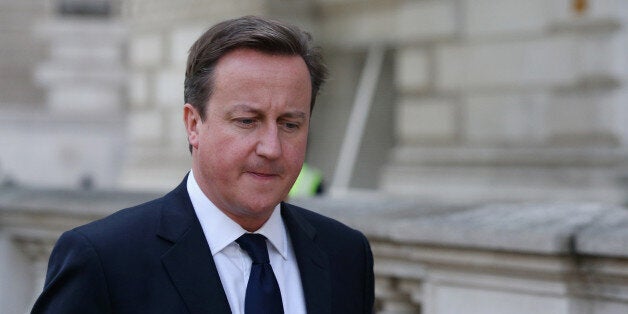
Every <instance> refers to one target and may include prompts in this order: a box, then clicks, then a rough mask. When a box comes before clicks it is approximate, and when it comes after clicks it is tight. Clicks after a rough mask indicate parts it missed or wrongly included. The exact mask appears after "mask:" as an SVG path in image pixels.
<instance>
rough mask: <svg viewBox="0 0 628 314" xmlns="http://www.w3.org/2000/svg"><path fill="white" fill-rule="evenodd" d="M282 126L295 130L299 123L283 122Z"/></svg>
mask: <svg viewBox="0 0 628 314" xmlns="http://www.w3.org/2000/svg"><path fill="white" fill-rule="evenodd" d="M284 126H285V127H286V129H288V130H297V129H298V128H299V124H298V123H292V122H285V123H284Z"/></svg>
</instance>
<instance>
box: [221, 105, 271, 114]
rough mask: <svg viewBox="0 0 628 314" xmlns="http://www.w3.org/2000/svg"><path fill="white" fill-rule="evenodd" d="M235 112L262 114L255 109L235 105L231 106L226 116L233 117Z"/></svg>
mask: <svg viewBox="0 0 628 314" xmlns="http://www.w3.org/2000/svg"><path fill="white" fill-rule="evenodd" d="M236 112H250V113H255V114H261V113H262V112H261V111H260V110H258V109H255V108H253V107H251V106H249V105H246V104H237V105H235V106H233V108H231V109H230V110H229V111H227V114H228V115H234V114H235V113H236Z"/></svg>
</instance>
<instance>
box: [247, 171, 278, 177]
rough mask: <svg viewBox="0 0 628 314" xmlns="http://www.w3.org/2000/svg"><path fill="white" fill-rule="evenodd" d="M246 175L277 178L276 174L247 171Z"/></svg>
mask: <svg viewBox="0 0 628 314" xmlns="http://www.w3.org/2000/svg"><path fill="white" fill-rule="evenodd" d="M246 173H248V174H250V175H253V176H256V177H260V178H274V177H278V176H279V175H278V174H276V173H268V172H257V171H247V172H246Z"/></svg>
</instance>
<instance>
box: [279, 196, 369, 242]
mask: <svg viewBox="0 0 628 314" xmlns="http://www.w3.org/2000/svg"><path fill="white" fill-rule="evenodd" d="M284 208H285V212H286V213H285V216H287V217H290V218H289V219H292V220H293V221H294V222H296V224H298V225H300V226H301V227H302V228H304V229H306V230H307V229H308V228H313V230H315V232H316V234H317V236H322V237H328V238H331V239H333V238H338V239H340V238H342V239H346V240H358V241H363V240H364V239H365V237H364V235H363V234H362V232H360V231H358V230H356V229H353V228H352V227H349V226H347V225H345V224H344V223H342V222H340V221H338V220H336V219H334V218H331V217H328V216H325V215H323V214H320V213H317V212H315V211H313V210H310V209H306V208H303V207H300V206H297V205H293V204H289V203H284Z"/></svg>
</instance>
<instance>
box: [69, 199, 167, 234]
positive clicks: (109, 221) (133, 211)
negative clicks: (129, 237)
mask: <svg viewBox="0 0 628 314" xmlns="http://www.w3.org/2000/svg"><path fill="white" fill-rule="evenodd" d="M163 203H164V198H163V197H160V198H157V199H153V200H150V201H148V202H145V203H142V204H139V205H135V206H132V207H128V208H124V209H120V210H118V211H116V212H114V213H113V214H111V215H108V216H105V217H103V218H101V219H98V220H95V221H92V222H90V223H87V224H85V225H82V226H79V227H76V228H74V229H72V230H71V231H73V232H78V233H79V234H82V235H84V236H86V237H88V238H94V239H107V238H110V235H118V234H129V233H134V232H137V231H140V230H142V226H147V225H151V224H154V223H155V222H157V221H158V220H159V217H160V212H161V208H163Z"/></svg>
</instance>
